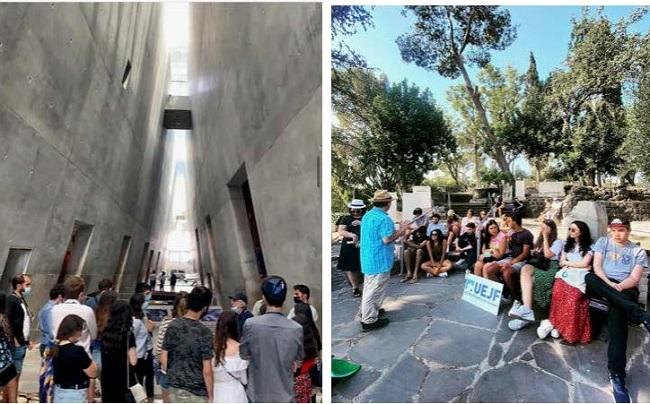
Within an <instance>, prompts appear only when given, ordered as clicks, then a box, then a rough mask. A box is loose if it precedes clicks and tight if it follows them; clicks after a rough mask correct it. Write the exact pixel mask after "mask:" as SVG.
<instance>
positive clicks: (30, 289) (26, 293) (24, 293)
mask: <svg viewBox="0 0 650 404" xmlns="http://www.w3.org/2000/svg"><path fill="white" fill-rule="evenodd" d="M31 293H32V287H31V286H30V287H28V288H25V290H23V297H24V298H25V299H27V298H28V297H29V295H30V294H31Z"/></svg>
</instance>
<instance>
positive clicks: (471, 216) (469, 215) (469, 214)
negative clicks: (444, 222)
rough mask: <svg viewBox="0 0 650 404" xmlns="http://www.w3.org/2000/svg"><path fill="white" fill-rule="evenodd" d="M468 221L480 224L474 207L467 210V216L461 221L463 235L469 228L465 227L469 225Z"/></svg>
mask: <svg viewBox="0 0 650 404" xmlns="http://www.w3.org/2000/svg"><path fill="white" fill-rule="evenodd" d="M467 223H474V224H475V225H479V224H480V222H479V218H478V217H475V216H474V211H473V210H472V209H469V210H468V211H467V216H465V217H464V218H463V220H461V222H460V225H461V226H460V227H461V229H460V234H461V235H463V234H464V233H465V230H466V229H467V227H465V226H467Z"/></svg>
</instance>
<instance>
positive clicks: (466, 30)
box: [397, 6, 516, 79]
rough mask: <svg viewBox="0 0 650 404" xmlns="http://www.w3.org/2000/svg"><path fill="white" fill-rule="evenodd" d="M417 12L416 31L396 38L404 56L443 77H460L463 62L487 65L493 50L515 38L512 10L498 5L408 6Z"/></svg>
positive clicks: (480, 65) (504, 46)
mask: <svg viewBox="0 0 650 404" xmlns="http://www.w3.org/2000/svg"><path fill="white" fill-rule="evenodd" d="M408 12H411V13H413V15H415V17H416V19H417V22H416V23H415V24H414V26H413V32H412V33H409V34H405V35H401V36H400V37H398V38H397V45H398V46H399V50H400V52H401V54H402V59H404V61H405V62H407V63H411V62H412V63H415V64H416V65H417V66H419V67H423V68H425V69H427V70H429V71H436V72H438V74H440V75H441V76H443V77H448V78H451V79H455V78H457V77H458V76H459V75H460V74H461V73H462V70H463V69H464V68H465V66H464V64H465V63H468V64H469V65H476V66H479V67H484V66H486V65H487V64H488V63H489V62H490V51H493V50H503V49H505V48H507V47H508V46H510V44H511V43H512V42H513V41H514V40H515V38H516V30H515V28H514V27H513V26H511V23H510V13H509V12H508V11H507V10H499V8H498V7H497V6H406V7H404V11H403V14H404V15H406V14H407V13H408Z"/></svg>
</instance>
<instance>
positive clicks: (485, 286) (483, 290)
mask: <svg viewBox="0 0 650 404" xmlns="http://www.w3.org/2000/svg"><path fill="white" fill-rule="evenodd" d="M486 291H487V285H481V297H487V296H485V292H486Z"/></svg>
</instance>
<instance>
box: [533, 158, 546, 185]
mask: <svg viewBox="0 0 650 404" xmlns="http://www.w3.org/2000/svg"><path fill="white" fill-rule="evenodd" d="M533 164H534V165H535V171H537V172H536V173H535V179H536V180H537V183H538V184H539V183H540V182H541V181H542V180H543V178H542V170H543V169H544V163H542V162H541V161H539V160H537V159H535V160H533Z"/></svg>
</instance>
